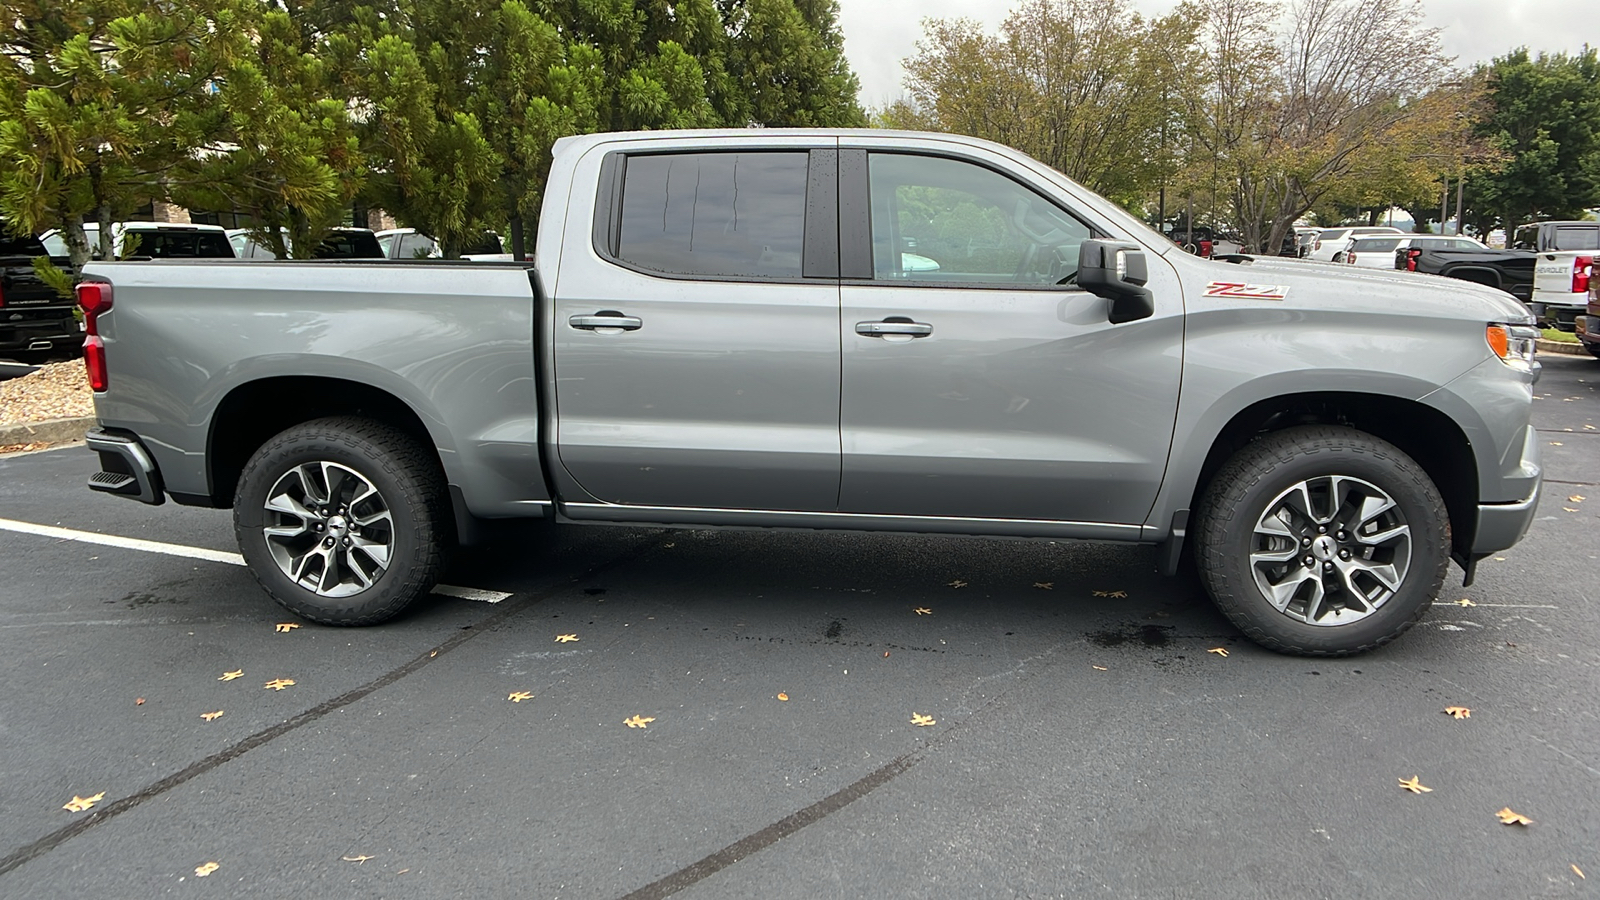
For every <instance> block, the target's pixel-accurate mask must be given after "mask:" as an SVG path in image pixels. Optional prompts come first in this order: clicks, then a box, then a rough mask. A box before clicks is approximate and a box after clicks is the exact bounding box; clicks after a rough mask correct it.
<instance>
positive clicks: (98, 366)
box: [83, 334, 110, 394]
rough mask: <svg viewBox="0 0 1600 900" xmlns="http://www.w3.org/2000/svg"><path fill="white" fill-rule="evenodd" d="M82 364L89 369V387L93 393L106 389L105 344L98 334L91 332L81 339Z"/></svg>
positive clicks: (107, 380)
mask: <svg viewBox="0 0 1600 900" xmlns="http://www.w3.org/2000/svg"><path fill="white" fill-rule="evenodd" d="M83 364H84V366H85V367H86V368H88V370H89V388H90V389H91V390H93V391H94V392H95V393H97V394H98V393H100V392H101V391H103V390H105V389H106V385H107V384H109V383H110V382H109V379H107V377H106V345H105V342H104V341H102V340H100V335H98V334H91V335H89V336H88V337H86V338H84V339H83Z"/></svg>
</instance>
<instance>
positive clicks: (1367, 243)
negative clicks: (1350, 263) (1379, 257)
mask: <svg viewBox="0 0 1600 900" xmlns="http://www.w3.org/2000/svg"><path fill="white" fill-rule="evenodd" d="M1399 245H1400V239H1399V238H1397V237H1392V238H1362V239H1361V240H1359V241H1356V242H1355V245H1354V246H1352V247H1351V248H1350V249H1351V251H1353V252H1355V253H1377V252H1379V251H1382V250H1393V249H1394V248H1395V247H1398V246H1399Z"/></svg>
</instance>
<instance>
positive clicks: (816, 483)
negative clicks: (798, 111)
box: [552, 137, 839, 515]
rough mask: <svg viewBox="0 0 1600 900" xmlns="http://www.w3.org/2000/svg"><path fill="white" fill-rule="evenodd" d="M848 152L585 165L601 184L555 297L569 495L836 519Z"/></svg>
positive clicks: (576, 219) (668, 154)
mask: <svg viewBox="0 0 1600 900" xmlns="http://www.w3.org/2000/svg"><path fill="white" fill-rule="evenodd" d="M819 144H820V146H819ZM836 144H837V141H836V140H835V139H831V138H816V139H806V140H801V141H797V140H796V139H794V138H787V139H785V138H782V137H779V138H775V139H773V143H772V145H771V146H766V145H764V146H762V147H754V148H745V149H737V150H733V149H730V150H727V151H721V152H706V151H705V149H704V148H703V147H692V146H691V147H686V148H685V149H682V150H667V149H662V150H651V151H650V152H638V153H627V152H621V151H612V152H610V153H605V154H604V156H603V161H602V162H599V163H595V162H594V161H593V160H588V159H587V158H586V160H585V161H580V164H579V165H580V168H579V171H580V172H582V171H585V170H584V169H583V166H584V165H586V164H590V165H593V164H598V165H600V166H601V171H600V175H599V182H600V185H601V189H600V195H599V197H598V198H596V197H594V196H590V195H588V194H587V192H584V193H583V195H582V196H580V195H579V192H574V194H573V197H572V199H571V201H570V202H569V206H568V213H569V221H568V222H567V223H566V224H565V228H566V230H565V232H564V237H563V240H562V253H561V266H560V276H559V280H558V281H557V283H556V285H555V294H556V296H555V299H554V303H553V305H554V322H553V326H552V327H553V329H554V333H553V344H554V348H555V378H556V404H557V414H558V415H557V423H558V425H557V427H558V429H559V433H558V437H557V439H556V446H557V451H558V456H559V459H560V463H561V466H562V468H563V469H564V471H565V473H566V475H568V476H570V478H571V479H572V483H569V484H566V485H564V486H563V491H562V493H563V495H565V496H567V497H569V498H574V494H577V493H586V494H588V495H590V497H592V498H593V500H594V501H596V502H599V503H603V504H625V505H628V506H634V507H655V508H660V507H671V508H684V507H710V508H718V509H750V510H797V511H832V510H834V509H835V507H836V506H837V504H838V493H839V285H838V264H837V257H838V238H837V218H836V214H835V207H836V202H837V195H836V188H835V177H836V176H835V171H836V161H835V156H836V151H835V150H834V149H833V146H834V145H836ZM655 146H660V144H659V143H657V144H656V145H655ZM668 146H670V144H668ZM603 150H604V148H603V147H602V148H596V150H594V151H591V153H592V154H598V153H602V151H603ZM587 183H591V184H592V183H594V182H593V181H589V182H587ZM591 211H593V214H594V217H595V220H594V224H593V229H592V233H591V229H590V224H589V217H590V213H591ZM558 477H559V476H558ZM573 487H576V488H577V491H574V490H571V488H573ZM574 499H576V498H574ZM586 502H587V501H582V502H572V503H569V504H568V509H569V512H571V513H572V514H573V515H582V514H583V507H584V505H585V503H586ZM591 514H595V515H598V514H600V513H598V512H592V511H591Z"/></svg>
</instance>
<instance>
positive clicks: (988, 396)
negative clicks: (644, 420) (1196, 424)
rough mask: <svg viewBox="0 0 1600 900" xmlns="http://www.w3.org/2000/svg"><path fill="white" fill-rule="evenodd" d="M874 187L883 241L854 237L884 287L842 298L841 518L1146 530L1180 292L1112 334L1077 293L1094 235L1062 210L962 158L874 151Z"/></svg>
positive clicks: (1174, 355)
mask: <svg viewBox="0 0 1600 900" xmlns="http://www.w3.org/2000/svg"><path fill="white" fill-rule="evenodd" d="M859 152H860V151H841V154H843V155H844V157H845V159H846V160H848V159H850V157H849V154H850V153H859ZM867 176H868V177H867V179H866V182H867V185H866V186H865V187H863V188H861V189H863V190H866V191H867V192H868V193H869V199H870V203H869V207H868V208H869V209H870V226H869V227H867V228H864V229H852V228H851V227H850V226H849V225H848V224H841V233H843V234H845V235H847V236H848V235H849V234H851V233H852V231H853V230H856V231H859V230H866V231H869V232H870V239H871V244H872V246H871V250H870V253H871V260H872V261H871V275H872V277H871V278H870V279H863V280H860V281H852V280H849V279H848V277H847V279H846V281H845V282H844V285H843V287H842V290H841V296H842V303H843V318H842V321H841V335H840V340H841V342H842V346H843V362H842V372H843V398H844V399H843V407H842V410H841V432H842V444H843V448H842V449H843V460H844V462H843V477H842V482H841V486H840V507H839V508H840V511H842V512H854V513H868V514H877V515H906V516H936V517H955V518H999V519H1034V520H1053V521H1070V522H1087V523H1120V524H1138V523H1142V522H1143V521H1144V519H1145V517H1146V515H1147V514H1148V513H1149V510H1150V507H1151V504H1152V503H1153V502H1154V500H1155V496H1156V491H1157V489H1158V488H1159V487H1160V485H1161V477H1162V474H1163V472H1164V470H1165V466H1166V459H1167V452H1168V450H1169V448H1170V447H1171V443H1172V428H1173V421H1174V417H1175V415H1176V412H1177V399H1178V384H1179V371H1180V366H1181V362H1182V315H1181V312H1182V305H1181V301H1180V298H1179V297H1178V296H1176V290H1175V286H1174V283H1173V281H1172V280H1171V279H1170V278H1167V279H1162V280H1161V281H1159V282H1158V281H1157V280H1152V282H1151V286H1152V288H1155V289H1157V292H1156V303H1157V310H1156V314H1155V316H1153V317H1151V318H1149V319H1144V320H1141V321H1137V322H1131V323H1127V324H1123V325H1112V324H1111V323H1110V322H1109V321H1108V319H1107V311H1106V309H1107V308H1106V301H1105V300H1103V299H1101V298H1099V297H1096V296H1094V295H1092V294H1089V293H1088V292H1086V291H1083V290H1080V289H1078V288H1076V287H1074V286H1073V285H1072V280H1073V277H1074V273H1075V272H1076V269H1077V261H1078V246H1079V244H1081V243H1082V242H1083V241H1084V240H1085V239H1086V238H1089V237H1091V236H1093V235H1092V232H1091V229H1090V228H1089V227H1088V226H1087V225H1085V224H1084V223H1083V222H1082V221H1080V220H1079V219H1078V218H1076V217H1074V216H1073V215H1072V213H1071V212H1069V211H1068V210H1067V209H1065V208H1064V207H1063V205H1062V204H1060V203H1058V202H1056V201H1053V200H1051V199H1048V198H1047V197H1046V196H1045V195H1044V194H1043V193H1042V192H1040V191H1038V190H1035V189H1033V188H1031V187H1029V186H1028V185H1026V184H1023V183H1022V182H1020V181H1018V180H1015V179H1014V178H1012V177H1010V176H1009V175H1006V174H1002V173H1001V172H1000V171H998V170H997V168H992V167H990V166H988V165H983V164H980V163H979V162H977V161H974V160H970V159H964V158H951V157H946V156H934V155H915V154H909V153H896V152H877V151H873V152H871V153H870V154H868V159H867ZM855 183H857V184H859V179H857V180H856V182H855ZM842 184H844V185H845V186H846V187H848V184H845V183H842ZM840 207H841V209H850V208H851V204H850V203H849V202H847V200H846V198H844V197H841V202H840ZM850 256H851V254H850V253H849V252H847V248H841V259H846V258H849V257H850ZM1152 262H1153V263H1155V264H1157V265H1158V264H1159V260H1152ZM844 274H845V275H846V276H849V275H850V274H851V273H850V272H849V271H846V272H845V273H844ZM863 274H864V273H863ZM1163 285H1164V287H1162V286H1163Z"/></svg>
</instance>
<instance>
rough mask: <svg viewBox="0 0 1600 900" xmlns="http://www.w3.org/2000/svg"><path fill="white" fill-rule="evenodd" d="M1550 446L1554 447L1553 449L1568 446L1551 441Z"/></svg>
mask: <svg viewBox="0 0 1600 900" xmlns="http://www.w3.org/2000/svg"><path fill="white" fill-rule="evenodd" d="M1550 446H1552V447H1565V446H1566V445H1565V444H1563V443H1561V442H1560V441H1551V442H1550Z"/></svg>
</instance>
